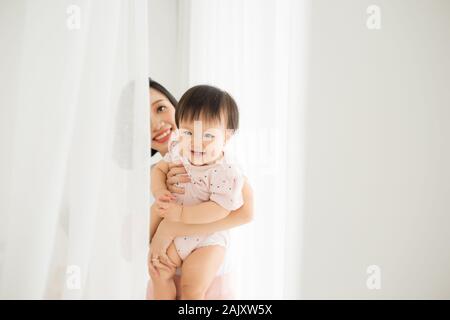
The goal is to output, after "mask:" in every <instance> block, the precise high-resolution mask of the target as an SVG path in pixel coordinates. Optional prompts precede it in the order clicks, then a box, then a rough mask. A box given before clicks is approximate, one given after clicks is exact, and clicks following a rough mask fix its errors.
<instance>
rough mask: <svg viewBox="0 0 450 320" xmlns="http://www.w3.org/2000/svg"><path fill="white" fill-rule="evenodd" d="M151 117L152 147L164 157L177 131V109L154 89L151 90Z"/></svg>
mask: <svg viewBox="0 0 450 320" xmlns="http://www.w3.org/2000/svg"><path fill="white" fill-rule="evenodd" d="M150 115H151V116H150V119H151V133H150V134H151V139H152V146H151V147H152V149H155V150H156V151H158V152H159V153H161V154H162V155H164V154H165V153H166V152H167V144H168V141H169V138H170V135H171V134H172V132H173V131H174V130H176V125H175V107H174V106H173V105H172V104H171V103H170V101H169V99H167V97H166V96H165V95H163V94H162V93H161V92H159V91H158V90H155V89H153V88H150Z"/></svg>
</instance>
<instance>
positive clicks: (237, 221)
mask: <svg viewBox="0 0 450 320" xmlns="http://www.w3.org/2000/svg"><path fill="white" fill-rule="evenodd" d="M149 85H150V108H151V111H150V112H151V148H152V160H153V161H152V162H154V161H155V162H156V161H158V160H159V159H160V158H161V156H164V155H165V154H166V153H167V151H168V143H167V142H168V140H169V138H170V134H171V133H172V132H173V131H174V130H175V129H176V125H175V108H176V105H177V101H176V99H175V98H174V97H173V96H172V95H171V94H170V92H169V91H167V90H166V89H165V88H164V87H163V86H161V85H160V84H159V83H157V82H156V81H153V80H151V79H150V80H149ZM167 177H168V179H167V188H168V189H169V190H170V191H171V192H174V193H184V191H183V189H181V188H178V187H176V186H175V184H176V183H184V182H189V181H190V180H189V177H188V176H187V175H186V170H185V169H184V167H183V166H182V165H171V166H170V171H169V174H168V175H167ZM243 197H244V205H243V206H242V207H241V208H239V209H238V210H236V211H233V212H231V213H230V214H229V215H228V216H227V217H226V218H224V219H222V220H219V221H215V222H212V223H208V224H195V225H193V224H192V225H189V224H183V223H178V222H171V221H168V220H167V221H166V220H164V219H161V218H159V217H158V216H157V215H156V214H154V213H153V210H151V216H150V221H151V222H150V239H151V248H150V250H149V261H148V264H149V273H150V276H151V278H152V281H154V282H157V281H158V280H159V279H158V277H159V273H158V270H161V269H163V268H171V263H170V261H169V259H168V257H167V254H166V251H167V248H168V246H169V245H170V243H171V242H172V240H173V239H174V238H175V237H177V236H182V235H196V234H208V233H214V232H218V231H223V230H227V229H231V228H234V227H237V226H240V225H242V224H245V223H248V222H250V221H251V220H252V218H253V194H252V190H251V188H250V185H249V184H248V183H247V182H246V183H245V185H244V188H243ZM152 209H153V206H152ZM227 259H228V257H227V256H226V258H225V260H227ZM226 265H227V261H225V262H224V265H223V266H222V269H221V271H220V272H219V275H218V276H216V278H215V280H214V281H213V283H212V284H211V286H210V288H209V290H208V291H207V293H206V298H207V299H232V298H233V293H232V290H231V289H230V288H229V282H230V279H229V277H230V275H229V274H228V272H227V271H228V270H227V268H226ZM178 271H179V270H178ZM175 283H176V286H177V292H178V295H179V293H180V292H181V290H183V288H182V287H181V286H180V275H179V273H178V274H177V275H176V276H175ZM148 289H149V290H148V295H147V296H148V298H153V293H152V290H151V289H152V285H151V284H149V286H148ZM154 298H158V297H154Z"/></svg>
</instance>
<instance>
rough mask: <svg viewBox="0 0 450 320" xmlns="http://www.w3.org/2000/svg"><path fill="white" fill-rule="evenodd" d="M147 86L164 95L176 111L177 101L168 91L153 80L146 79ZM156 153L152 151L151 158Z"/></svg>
mask: <svg viewBox="0 0 450 320" xmlns="http://www.w3.org/2000/svg"><path fill="white" fill-rule="evenodd" d="M148 85H149V88H152V89H155V90H157V91H159V92H160V93H161V94H163V95H165V96H166V98H167V99H168V100H169V102H170V103H171V104H172V105H173V106H174V108H175V110H176V109H177V105H178V102H177V99H175V97H174V96H173V95H172V94H171V93H170V92H169V90H167V89H166V88H164V87H163V86H162V85H161V84H160V83H158V82H156V81H155V80H152V78H148ZM157 152H158V151H156V150H154V149H152V157H153V155H154V154H155V153H157Z"/></svg>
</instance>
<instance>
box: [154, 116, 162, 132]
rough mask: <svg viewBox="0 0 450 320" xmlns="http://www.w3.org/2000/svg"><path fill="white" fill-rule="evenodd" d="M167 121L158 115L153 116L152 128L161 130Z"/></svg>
mask: <svg viewBox="0 0 450 320" xmlns="http://www.w3.org/2000/svg"><path fill="white" fill-rule="evenodd" d="M164 125H165V122H164V121H163V120H162V119H161V118H160V117H158V116H152V130H160V129H161V128H162V127H164Z"/></svg>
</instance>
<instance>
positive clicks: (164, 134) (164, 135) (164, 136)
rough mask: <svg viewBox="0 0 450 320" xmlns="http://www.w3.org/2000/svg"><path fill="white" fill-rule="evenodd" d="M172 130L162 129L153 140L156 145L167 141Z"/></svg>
mask: <svg viewBox="0 0 450 320" xmlns="http://www.w3.org/2000/svg"><path fill="white" fill-rule="evenodd" d="M171 131H172V128H167V129H164V130H162V131H160V132H158V134H157V135H156V136H155V137H154V138H153V140H155V141H156V142H158V143H165V142H167V141H168V140H169V138H170V134H171Z"/></svg>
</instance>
